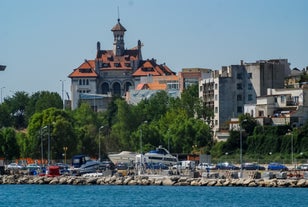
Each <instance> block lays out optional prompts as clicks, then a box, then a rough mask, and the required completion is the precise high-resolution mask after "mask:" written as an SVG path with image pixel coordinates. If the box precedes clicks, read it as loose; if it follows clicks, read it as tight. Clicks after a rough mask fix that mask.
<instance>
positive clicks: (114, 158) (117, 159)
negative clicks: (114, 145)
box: [108, 151, 137, 165]
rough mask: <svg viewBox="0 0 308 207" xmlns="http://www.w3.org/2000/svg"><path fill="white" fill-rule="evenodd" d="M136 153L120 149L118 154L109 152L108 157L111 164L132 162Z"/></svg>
mask: <svg viewBox="0 0 308 207" xmlns="http://www.w3.org/2000/svg"><path fill="white" fill-rule="evenodd" d="M136 155H137V153H135V152H131V151H122V152H120V153H118V154H109V155H108V157H109V159H110V160H111V162H113V164H115V165H116V164H118V163H133V162H135V160H136Z"/></svg>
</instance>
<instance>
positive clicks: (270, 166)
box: [267, 162, 289, 171]
mask: <svg viewBox="0 0 308 207" xmlns="http://www.w3.org/2000/svg"><path fill="white" fill-rule="evenodd" d="M267 169H268V170H282V171H288V170H289V169H288V168H287V167H286V166H285V165H283V164H281V163H279V162H271V163H270V164H268V166H267Z"/></svg>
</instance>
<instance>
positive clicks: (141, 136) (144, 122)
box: [140, 121, 148, 154]
mask: <svg viewBox="0 0 308 207" xmlns="http://www.w3.org/2000/svg"><path fill="white" fill-rule="evenodd" d="M143 123H145V124H146V123H148V121H144V122H143ZM140 154H142V126H141V127H140Z"/></svg>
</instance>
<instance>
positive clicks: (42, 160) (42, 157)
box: [40, 126, 47, 165]
mask: <svg viewBox="0 0 308 207" xmlns="http://www.w3.org/2000/svg"><path fill="white" fill-rule="evenodd" d="M46 128H47V126H44V127H42V128H40V138H41V165H43V162H44V147H43V134H42V133H43V132H42V130H43V129H46Z"/></svg>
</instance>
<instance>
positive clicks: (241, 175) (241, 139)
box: [240, 119, 247, 178]
mask: <svg viewBox="0 0 308 207" xmlns="http://www.w3.org/2000/svg"><path fill="white" fill-rule="evenodd" d="M246 121H247V120H246V119H244V120H243V121H241V122H240V165H241V166H240V169H241V171H240V178H243V136H242V124H243V122H246Z"/></svg>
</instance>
